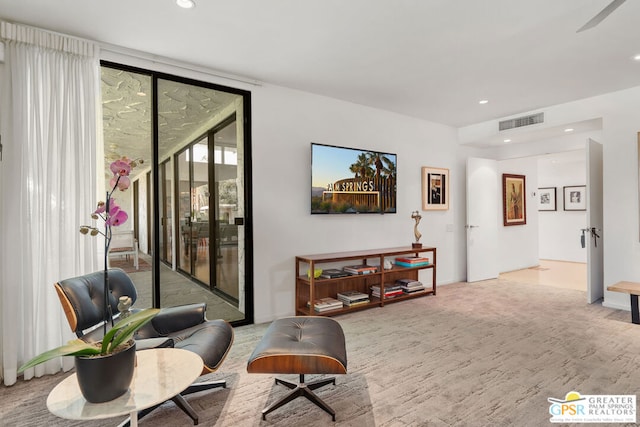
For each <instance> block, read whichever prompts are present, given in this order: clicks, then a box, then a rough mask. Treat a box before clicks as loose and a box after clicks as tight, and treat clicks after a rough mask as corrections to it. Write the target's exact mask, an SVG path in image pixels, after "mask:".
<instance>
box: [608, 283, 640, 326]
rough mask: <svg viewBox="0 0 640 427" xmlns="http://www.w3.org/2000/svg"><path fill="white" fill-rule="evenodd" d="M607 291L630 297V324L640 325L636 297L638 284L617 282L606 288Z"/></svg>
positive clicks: (639, 291)
mask: <svg viewBox="0 0 640 427" xmlns="http://www.w3.org/2000/svg"><path fill="white" fill-rule="evenodd" d="M607 290H608V291H612V292H622V293H625V294H629V295H630V297H631V323H635V324H636V325H638V324H640V311H639V310H638V295H640V283H637V282H618V283H616V284H614V285H611V286H608V287H607Z"/></svg>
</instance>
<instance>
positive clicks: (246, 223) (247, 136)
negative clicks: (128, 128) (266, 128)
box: [100, 60, 254, 326]
mask: <svg viewBox="0 0 640 427" xmlns="http://www.w3.org/2000/svg"><path fill="white" fill-rule="evenodd" d="M100 65H101V66H105V67H110V68H115V69H120V70H123V71H128V72H132V73H138V74H144V75H147V76H150V77H151V80H152V85H151V87H152V93H151V97H152V100H151V110H152V111H151V116H152V144H153V146H152V165H151V190H152V191H150V193H152V197H151V199H152V200H151V202H152V203H151V204H150V205H149V206H150V207H151V213H152V215H149V221H151V229H152V233H150V239H151V245H150V248H151V256H152V270H151V273H152V274H151V280H152V294H153V295H152V299H153V306H154V307H157V308H159V307H161V301H160V264H161V261H160V239H158V238H154V236H159V235H160V232H161V229H160V219H161V218H160V215H161V210H160V200H161V197H160V194H159V191H161V188H162V187H161V185H160V182H159V181H160V179H159V173H158V172H159V163H160V161H159V160H160V159H159V152H158V147H159V123H158V120H157V117H158V115H159V111H158V80H160V79H163V80H169V81H174V82H179V83H184V84H188V85H194V86H201V87H205V88H210V89H213V90H218V91H224V92H228V93H232V94H236V95H239V96H241V97H242V99H243V101H242V106H243V110H242V113H243V114H242V115H243V119H244V120H243V123H242V127H243V136H244V137H243V144H244V146H243V150H244V174H243V181H244V193H243V196H244V218H243V219H242V226H243V227H244V260H245V262H244V272H243V274H244V319H242V320H238V321H232V322H231V324H232V325H233V326H240V325H248V324H252V323H253V322H254V292H253V287H254V274H253V199H252V191H253V186H252V180H251V178H252V153H251V146H252V135H251V122H252V116H251V92H250V91H248V90H244V89H238V88H233V87H229V86H223V85H219V84H215V83H209V82H204V81H201V80H195V79H191V78H186V77H181V76H176V75H172V74H167V73H163V72H158V71H153V70H148V69H143V68H138V67H133V66H129V65H123V64H119V63H115V62H110V61H104V60H101V61H100ZM174 232H175V231H174Z"/></svg>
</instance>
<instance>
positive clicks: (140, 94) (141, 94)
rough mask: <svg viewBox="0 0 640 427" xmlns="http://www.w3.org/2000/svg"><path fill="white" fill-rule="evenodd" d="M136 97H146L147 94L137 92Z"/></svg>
mask: <svg viewBox="0 0 640 427" xmlns="http://www.w3.org/2000/svg"><path fill="white" fill-rule="evenodd" d="M136 95H138V96H147V94H146V93H144V92H142V91H140V92H137V93H136Z"/></svg>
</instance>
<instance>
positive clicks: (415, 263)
mask: <svg viewBox="0 0 640 427" xmlns="http://www.w3.org/2000/svg"><path fill="white" fill-rule="evenodd" d="M395 262H396V265H399V266H401V267H422V266H425V265H429V258H425V257H421V256H405V257H398V258H396V260H395Z"/></svg>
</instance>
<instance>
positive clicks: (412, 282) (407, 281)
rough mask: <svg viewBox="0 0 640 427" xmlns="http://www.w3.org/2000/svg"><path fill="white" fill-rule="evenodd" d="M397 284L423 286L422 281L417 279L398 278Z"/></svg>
mask: <svg viewBox="0 0 640 427" xmlns="http://www.w3.org/2000/svg"><path fill="white" fill-rule="evenodd" d="M396 284H398V285H400V286H411V285H420V286H422V282H420V281H419V280H415V279H398V280H396Z"/></svg>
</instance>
